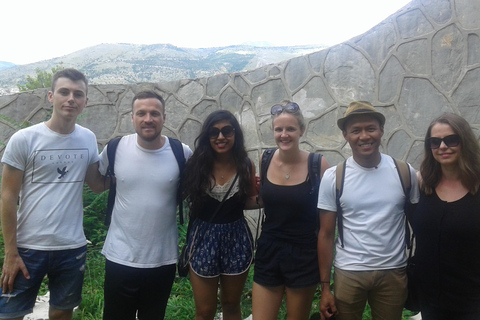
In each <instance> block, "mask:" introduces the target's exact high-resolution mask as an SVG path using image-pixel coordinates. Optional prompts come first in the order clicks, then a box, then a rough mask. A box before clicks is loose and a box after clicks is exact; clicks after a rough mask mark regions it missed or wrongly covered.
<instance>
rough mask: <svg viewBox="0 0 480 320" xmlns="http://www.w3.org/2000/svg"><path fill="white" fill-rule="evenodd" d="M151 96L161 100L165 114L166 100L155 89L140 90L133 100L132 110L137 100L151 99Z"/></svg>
mask: <svg viewBox="0 0 480 320" xmlns="http://www.w3.org/2000/svg"><path fill="white" fill-rule="evenodd" d="M150 98H153V99H157V100H158V101H160V103H161V104H162V108H163V114H165V100H163V98H162V96H161V95H159V94H158V93H155V92H153V91H140V92H138V93H137V94H135V96H134V97H133V100H132V111H133V105H134V103H135V101H136V100H143V99H150Z"/></svg>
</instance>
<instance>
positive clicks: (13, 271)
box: [0, 252, 30, 293]
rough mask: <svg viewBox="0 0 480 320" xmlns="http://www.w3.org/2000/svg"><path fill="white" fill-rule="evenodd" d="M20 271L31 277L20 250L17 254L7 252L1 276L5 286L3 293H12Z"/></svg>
mask: <svg viewBox="0 0 480 320" xmlns="http://www.w3.org/2000/svg"><path fill="white" fill-rule="evenodd" d="M19 271H21V272H22V273H23V276H24V277H25V278H27V279H30V274H29V273H28V270H27V267H26V266H25V263H23V259H22V258H21V257H20V255H19V254H18V252H17V253H16V254H8V253H7V254H5V260H4V261H3V269H2V276H1V278H0V281H1V284H2V287H3V290H2V293H11V292H12V291H13V282H14V281H15V278H16V276H17V273H18V272H19Z"/></svg>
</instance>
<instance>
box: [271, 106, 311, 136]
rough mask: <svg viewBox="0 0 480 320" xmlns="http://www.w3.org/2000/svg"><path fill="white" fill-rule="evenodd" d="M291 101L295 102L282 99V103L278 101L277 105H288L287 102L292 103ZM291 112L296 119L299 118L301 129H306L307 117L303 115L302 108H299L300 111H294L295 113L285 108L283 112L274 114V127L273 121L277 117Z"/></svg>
mask: <svg viewBox="0 0 480 320" xmlns="http://www.w3.org/2000/svg"><path fill="white" fill-rule="evenodd" d="M290 103H293V102H292V101H290V100H282V101H281V102H280V103H277V104H275V105H278V104H279V105H281V106H286V105H287V104H290ZM284 113H286V114H290V115H292V116H293V117H294V118H295V119H297V121H298V126H299V127H300V130H304V129H305V118H304V117H303V114H302V110H301V109H300V107H299V109H298V112H294V113H290V112H288V111H287V110H285V109H284V110H283V111H282V112H280V113H278V114H274V115H272V127H273V121H274V120H275V118H276V117H278V116H279V115H281V114H284Z"/></svg>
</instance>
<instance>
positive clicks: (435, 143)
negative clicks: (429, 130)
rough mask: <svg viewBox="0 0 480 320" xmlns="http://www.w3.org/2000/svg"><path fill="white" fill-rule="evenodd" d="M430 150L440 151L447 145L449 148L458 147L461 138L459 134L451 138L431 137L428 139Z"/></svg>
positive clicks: (452, 135) (450, 136)
mask: <svg viewBox="0 0 480 320" xmlns="http://www.w3.org/2000/svg"><path fill="white" fill-rule="evenodd" d="M427 141H428V144H429V145H430V149H438V148H440V145H441V144H442V141H443V143H445V145H446V146H447V147H449V148H450V147H456V146H458V145H459V144H460V136H459V135H458V134H451V135H449V136H446V137H444V138H443V139H442V138H437V137H430V138H428V139H427Z"/></svg>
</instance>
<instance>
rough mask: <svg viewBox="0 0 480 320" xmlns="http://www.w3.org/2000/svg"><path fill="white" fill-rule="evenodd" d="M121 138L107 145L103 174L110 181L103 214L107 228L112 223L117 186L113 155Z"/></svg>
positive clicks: (114, 139)
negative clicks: (105, 168)
mask: <svg viewBox="0 0 480 320" xmlns="http://www.w3.org/2000/svg"><path fill="white" fill-rule="evenodd" d="M120 139H122V137H116V138H113V139H112V140H110V141H109V142H108V143H107V158H108V167H107V172H106V173H105V179H107V178H109V179H110V189H109V191H108V200H107V210H106V212H105V225H106V226H109V225H110V222H111V221H112V212H113V206H114V205H115V195H116V194H117V184H116V182H115V179H113V178H114V177H115V154H116V153H117V147H118V143H119V142H120Z"/></svg>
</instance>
